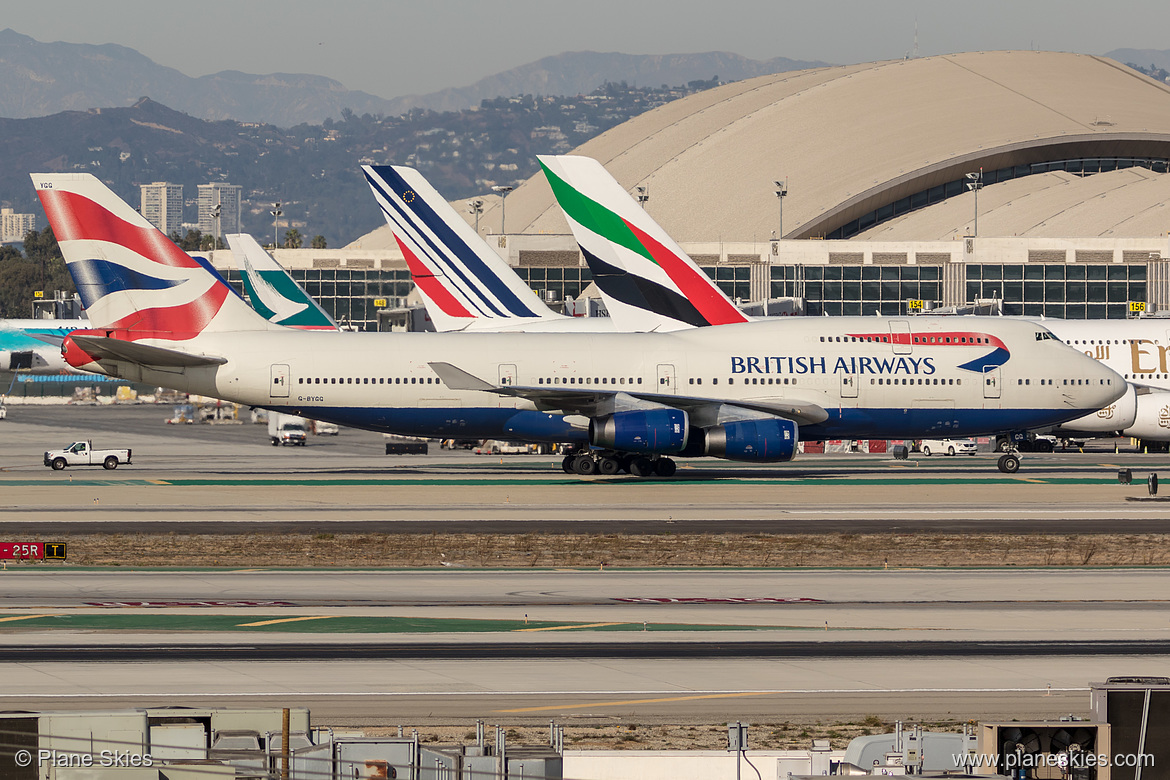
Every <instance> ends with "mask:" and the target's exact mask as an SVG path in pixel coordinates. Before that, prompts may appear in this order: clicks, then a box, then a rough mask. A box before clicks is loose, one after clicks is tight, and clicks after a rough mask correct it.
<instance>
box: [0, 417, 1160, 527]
mask: <svg viewBox="0 0 1170 780" xmlns="http://www.w3.org/2000/svg"><path fill="white" fill-rule="evenodd" d="M169 413H170V410H169V408H168V407H153V406H152V407H114V408H107V407H101V408H94V407H80V408H78V407H32V406H24V407H12V408H11V409H10V413H9V415H8V419H7V420H6V421H4V422H3V423H0V425H2V426H3V432H4V434H5V435H4V437H3V439H2V440H0V522H3V523H4V525H5V527H6V528H7V529H8V530H10V531H11V532H13V533H25V532H31V531H35V530H44V529H50V530H52V531H54V532H57V533H63V534H69V533H85V532H90V531H94V530H99V531H102V532H109V533H164V534H169V533H173V532H176V531H178V530H181V531H183V532H187V533H206V534H224V535H239V534H245V533H282V532H289V531H296V532H307V533H312V532H317V531H324V532H330V533H347V532H354V533H429V532H433V531H441V532H450V533H474V532H484V533H492V534H515V533H532V532H540V533H613V532H622V531H634V532H637V533H647V534H657V533H700V532H701V533H735V534H740V533H777V532H780V533H863V532H872V533H892V532H893V533H901V532H907V531H931V532H938V533H1001V532H1002V533H1008V532H1010V533H1029V532H1039V533H1056V534H1072V533H1163V532H1165V531H1166V530H1167V529H1168V528H1170V502H1168V501H1164V500H1162V499H1163V498H1165V497H1161V498H1159V497H1153V498H1151V497H1150V496H1149V495H1148V492H1147V490H1146V486H1145V484H1144V482H1143V480H1144V479H1145V478H1146V476H1148V474H1150V473H1154V472H1156V471H1157V470H1158V469H1159V468H1163V469H1166V467H1168V466H1170V458H1167V457H1166V456H1156V455H1140V454H1132V453H1129V454H1127V453H1118V454H1114V453H1113V452H1111V451H1108V450H1106V451H1100V450H1098V451H1093V452H1087V453H1079V452H1070V453H1055V454H1050V455H1040V454H1036V455H1027V456H1025V457H1024V463H1025V467H1024V469H1023V470H1022V471H1021V472H1020V473H1019V474H1017V475H1012V476H1008V475H1003V474H1000V473H999V472H998V471H996V470H995V465H994V463H995V457H994V456H993V455H991V454H985V455H980V456H977V457H962V456H959V457H954V458H946V457H941V456H940V457H933V458H925V457H921V456H915V457H914V458H913V459H911V460H910V461H896V460H893V459H892V458H888V457H885V456H879V455H872V456H871V455H842V456H806V457H804V458H801V459H799V460H797V461H795V462H793V463H790V464H775V465H766V466H759V467H751V466H745V465H743V464H730V463H727V462H720V461H716V460H711V459H700V460H697V461H686V462H683V464H682V468H680V471H679V475H678V476H677V477H675V478H673V479H670V480H638V479H636V478H633V477H629V476H622V477H617V478H598V477H594V478H581V477H577V476H570V475H567V474H565V473H564V472H563V471H562V470H561V469H560V462H559V458H548V457H544V458H542V457H538V456H510V457H502V456H494V457H493V456H476V455H472V454H470V453H468V452H456V453H442V454H433V455H429V456H386V455H385V454H383V439H382V437H380V436H378V435H376V434H370V433H368V432H362V431H352V430H345V431H343V433H342V434H341V435H340V436H338V437H313V438H312V440H311V442H310V445H309V446H307V447H303V448H302V447H293V448H285V447H271V446H270V445H269V444H268V443H267V442H268V439H267V434H266V431H265V430H264V429H263V427H262V426H254V425H247V424H244V425H217V426H209V425H204V426H168V425H165V424H163V421H162V420H163V418H164V417H166V416H167V415H168V414H169ZM81 438H92V439H94V440H95V441H94V443H95V446H97V447H105V446H109V447H114V446H117V447H131V448H132V449H133V450H134V465H132V466H124V467H122V468H119V469H118V470H117V471H113V472H107V471H104V470H102V469H100V468H98V469H93V468H89V469H83V468H72V469H68V470H66V471H63V472H53V471H51V470H49V469H47V468H45V467H44V466H43V464H42V463H41V453H42V452H43V450H45V449H46V448H48V447H50V446H53V447H60V446H65V445H66V444H68V443H69V442H70V441H72V440H75V439H81ZM1122 466H1124V467H1128V468H1131V469H1132V470H1133V471H1134V478H1135V483H1134V484H1131V485H1120V484H1118V481H1117V471H1118V469H1119V468H1120V467H1122Z"/></svg>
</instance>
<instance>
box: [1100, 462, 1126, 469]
mask: <svg viewBox="0 0 1170 780" xmlns="http://www.w3.org/2000/svg"><path fill="white" fill-rule="evenodd" d="M1097 465H1098V466H1100V467H1101V468H1103V469H1119V468H1121V466H1118V465H1117V464H1116V463H1098V464H1097Z"/></svg>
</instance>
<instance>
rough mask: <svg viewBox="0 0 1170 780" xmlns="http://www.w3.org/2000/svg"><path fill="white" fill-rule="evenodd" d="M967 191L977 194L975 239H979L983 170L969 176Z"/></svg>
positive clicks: (980, 169)
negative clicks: (980, 191) (980, 194)
mask: <svg viewBox="0 0 1170 780" xmlns="http://www.w3.org/2000/svg"><path fill="white" fill-rule="evenodd" d="M967 189H968V190H970V191H971V192H974V193H975V231H974V232H975V238H979V190H981V189H983V168H982V167H980V168H979V172H978V173H968V174H967Z"/></svg>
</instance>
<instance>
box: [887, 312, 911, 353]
mask: <svg viewBox="0 0 1170 780" xmlns="http://www.w3.org/2000/svg"><path fill="white" fill-rule="evenodd" d="M913 341H914V339H912V338H911V337H910V323H909V322H907V321H906V320H890V346H892V347H893V348H894V354H895V355H909V354H911V353H913V352H914V345H913Z"/></svg>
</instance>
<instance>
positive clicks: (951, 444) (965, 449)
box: [918, 439, 978, 458]
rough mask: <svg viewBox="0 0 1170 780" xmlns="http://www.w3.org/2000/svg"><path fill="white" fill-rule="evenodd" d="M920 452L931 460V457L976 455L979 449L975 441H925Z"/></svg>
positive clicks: (919, 446)
mask: <svg viewBox="0 0 1170 780" xmlns="http://www.w3.org/2000/svg"><path fill="white" fill-rule="evenodd" d="M918 450H919V452H921V453H922V454H923V455H925V456H926V457H928V458H929V457H930V456H931V455H974V454H975V453H976V451H977V450H978V448H977V447H976V446H975V440H974V439H923V440H922V443H921V444H919V445H918Z"/></svg>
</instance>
